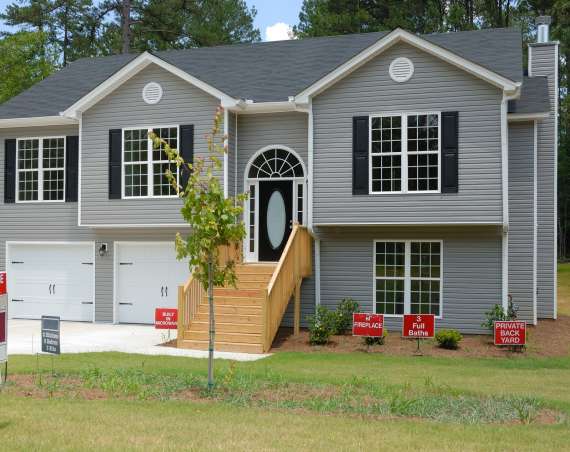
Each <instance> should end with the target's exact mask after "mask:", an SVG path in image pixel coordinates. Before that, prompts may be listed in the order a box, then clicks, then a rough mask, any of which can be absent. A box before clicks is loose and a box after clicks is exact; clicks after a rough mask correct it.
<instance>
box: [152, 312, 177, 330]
mask: <svg viewBox="0 0 570 452" xmlns="http://www.w3.org/2000/svg"><path fill="white" fill-rule="evenodd" d="M154 327H155V329H157V330H175V329H176V328H178V309H175V308H156V310H155V311H154Z"/></svg>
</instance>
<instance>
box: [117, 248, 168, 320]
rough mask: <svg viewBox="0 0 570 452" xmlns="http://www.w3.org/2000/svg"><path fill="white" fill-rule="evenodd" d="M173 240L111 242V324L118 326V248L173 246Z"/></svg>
mask: <svg viewBox="0 0 570 452" xmlns="http://www.w3.org/2000/svg"><path fill="white" fill-rule="evenodd" d="M174 243H175V242H174V240H152V241H148V242H145V241H142V240H132V241H130V240H120V241H114V242H112V244H113V245H112V246H113V324H114V325H117V324H119V323H120V322H119V300H118V298H117V296H118V294H119V252H118V250H119V248H120V246H121V245H168V244H170V245H174Z"/></svg>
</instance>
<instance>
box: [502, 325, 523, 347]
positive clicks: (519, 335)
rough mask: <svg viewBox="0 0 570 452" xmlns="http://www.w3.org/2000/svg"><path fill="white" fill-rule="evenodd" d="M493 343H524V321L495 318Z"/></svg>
mask: <svg viewBox="0 0 570 452" xmlns="http://www.w3.org/2000/svg"><path fill="white" fill-rule="evenodd" d="M494 326H495V327H494V331H495V345H511V346H512V345H526V322H524V321H522V320H504V321H499V320H496V321H495V322H494Z"/></svg>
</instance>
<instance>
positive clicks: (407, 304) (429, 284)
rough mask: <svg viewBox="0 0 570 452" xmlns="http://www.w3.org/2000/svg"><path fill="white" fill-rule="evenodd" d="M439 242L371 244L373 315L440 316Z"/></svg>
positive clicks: (377, 242) (440, 254) (440, 255)
mask: <svg viewBox="0 0 570 452" xmlns="http://www.w3.org/2000/svg"><path fill="white" fill-rule="evenodd" d="M441 279H442V242H441V241H422V240H419V241H413V240H401V241H399V240H395V241H375V242H374V312H376V313H377V314H385V315H389V316H390V315H396V316H399V315H403V314H435V315H436V317H440V316H441V292H442V284H441Z"/></svg>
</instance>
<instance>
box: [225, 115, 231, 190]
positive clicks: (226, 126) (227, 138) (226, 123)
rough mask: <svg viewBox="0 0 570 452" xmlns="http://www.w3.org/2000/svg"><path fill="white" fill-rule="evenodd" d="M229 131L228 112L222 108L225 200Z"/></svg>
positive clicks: (227, 178)
mask: <svg viewBox="0 0 570 452" xmlns="http://www.w3.org/2000/svg"><path fill="white" fill-rule="evenodd" d="M229 129H230V113H229V112H228V109H227V108H224V149H225V151H226V152H224V197H225V198H227V197H228V196H229V191H230V190H229V187H228V184H229V182H228V181H229V174H228V173H229V167H230V165H229V153H230V149H229V146H228V144H229V137H228V133H229Z"/></svg>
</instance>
